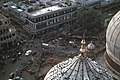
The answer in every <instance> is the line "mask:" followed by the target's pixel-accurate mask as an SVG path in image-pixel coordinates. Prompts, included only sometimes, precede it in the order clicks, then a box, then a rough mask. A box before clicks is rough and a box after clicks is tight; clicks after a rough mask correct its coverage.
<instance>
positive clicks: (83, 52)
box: [80, 39, 86, 57]
mask: <svg viewBox="0 0 120 80" xmlns="http://www.w3.org/2000/svg"><path fill="white" fill-rule="evenodd" d="M85 47H86V41H85V39H82V41H81V48H80V54H81V56H82V57H85V55H86V54H85V53H86V48H85Z"/></svg>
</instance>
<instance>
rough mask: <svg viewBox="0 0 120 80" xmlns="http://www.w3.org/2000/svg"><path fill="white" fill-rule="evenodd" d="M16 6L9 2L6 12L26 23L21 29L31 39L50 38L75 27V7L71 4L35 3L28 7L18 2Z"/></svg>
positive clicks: (57, 2) (58, 2)
mask: <svg viewBox="0 0 120 80" xmlns="http://www.w3.org/2000/svg"><path fill="white" fill-rule="evenodd" d="M18 6H19V7H17V6H16V4H14V3H13V2H11V4H10V2H9V4H8V10H10V11H12V12H14V14H15V15H17V16H19V17H20V18H21V19H22V20H23V21H24V22H25V23H26V24H25V26H24V27H23V28H24V29H25V30H26V31H27V32H28V33H29V34H31V35H32V36H33V37H43V36H44V37H45V36H49V37H50V35H52V36H53V34H57V33H61V32H64V31H70V30H72V29H73V28H74V27H75V26H74V25H75V23H76V19H77V6H76V5H75V4H73V3H70V2H60V1H56V2H55V1H54V2H44V3H42V2H39V1H35V2H32V3H30V4H29V5H28V6H26V4H25V3H23V2H20V3H19V4H18Z"/></svg>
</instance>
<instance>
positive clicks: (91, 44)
mask: <svg viewBox="0 0 120 80" xmlns="http://www.w3.org/2000/svg"><path fill="white" fill-rule="evenodd" d="M87 48H88V49H89V50H93V49H95V45H94V44H93V43H92V42H91V43H90V44H88V46H87Z"/></svg>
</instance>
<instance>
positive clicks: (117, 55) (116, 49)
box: [106, 11, 120, 79]
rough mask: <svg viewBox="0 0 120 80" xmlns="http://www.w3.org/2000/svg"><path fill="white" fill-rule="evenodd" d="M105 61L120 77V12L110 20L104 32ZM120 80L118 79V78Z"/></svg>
mask: <svg viewBox="0 0 120 80" xmlns="http://www.w3.org/2000/svg"><path fill="white" fill-rule="evenodd" d="M106 52H107V54H106V59H107V62H108V64H109V66H110V67H109V68H110V69H112V71H113V73H114V72H115V75H119V76H120V70H119V69H120V11H119V12H118V13H117V14H116V15H115V16H114V17H113V18H112V19H111V21H110V23H109V25H108V28H107V32H106ZM119 79H120V78H119Z"/></svg>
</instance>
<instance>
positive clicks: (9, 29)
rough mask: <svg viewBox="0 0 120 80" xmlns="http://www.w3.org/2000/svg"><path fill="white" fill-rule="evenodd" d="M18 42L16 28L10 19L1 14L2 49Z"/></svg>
mask: <svg viewBox="0 0 120 80" xmlns="http://www.w3.org/2000/svg"><path fill="white" fill-rule="evenodd" d="M16 42H17V35H16V29H15V28H14V27H13V26H12V25H10V19H9V18H6V17H5V16H3V15H2V14H0V50H2V49H6V48H10V47H12V46H14V45H15V44H16Z"/></svg>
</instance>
